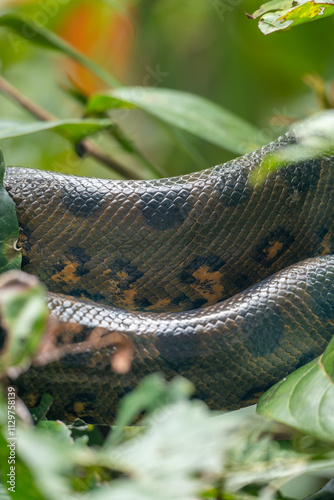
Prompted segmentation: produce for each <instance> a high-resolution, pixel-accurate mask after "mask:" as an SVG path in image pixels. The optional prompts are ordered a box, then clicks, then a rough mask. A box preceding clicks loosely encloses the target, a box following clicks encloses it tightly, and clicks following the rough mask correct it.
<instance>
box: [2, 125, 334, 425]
mask: <svg viewBox="0 0 334 500" xmlns="http://www.w3.org/2000/svg"><path fill="white" fill-rule="evenodd" d="M297 141H298V138H297V137H296V135H295V134H294V133H289V134H287V135H285V136H283V137H281V138H280V139H278V140H277V141H276V142H273V143H271V144H269V145H267V146H265V147H263V148H262V149H260V150H257V151H255V152H253V153H250V154H247V155H245V156H243V157H241V158H237V159H235V160H232V161H231V162H228V163H226V164H224V165H218V166H216V167H214V168H212V169H208V170H205V171H202V172H198V173H194V174H190V175H185V176H181V177H175V178H168V179H159V180H151V181H144V180H143V181H113V180H101V179H88V178H80V177H76V176H67V175H63V174H58V173H52V172H45V171H37V170H29V169H21V168H8V169H7V171H6V176H5V187H6V189H7V190H8V192H9V193H10V195H11V196H12V198H13V199H14V201H15V203H16V207H17V215H18V219H19V224H20V227H21V236H20V241H19V244H20V246H21V247H22V253H23V269H24V270H25V271H27V272H29V273H32V274H34V275H36V276H38V277H39V278H40V279H41V281H42V282H44V283H45V284H46V286H47V287H48V289H49V290H50V294H49V296H48V305H49V308H50V310H51V313H52V315H53V316H55V317H57V318H59V319H60V321H62V322H68V321H70V322H74V323H77V324H80V325H81V334H80V335H77V336H76V337H75V338H73V343H76V342H77V343H78V344H80V342H82V341H83V340H85V339H87V338H89V335H90V332H91V331H92V330H93V329H94V328H96V327H97V326H100V327H103V328H105V329H106V330H107V331H113V332H119V333H121V334H124V335H126V336H127V337H128V338H129V339H131V341H132V342H133V345H134V359H133V364H132V368H131V370H130V371H129V372H128V373H126V374H123V375H121V374H117V373H114V372H113V371H112V370H111V368H110V357H111V355H112V351H113V349H111V348H109V347H102V348H100V349H98V350H94V349H90V348H87V349H86V350H84V351H83V352H78V353H75V352H74V353H71V354H67V355H65V356H64V357H63V358H62V359H60V360H56V361H54V362H52V363H50V364H48V365H46V366H43V367H32V368H30V369H29V370H28V371H27V372H26V373H25V374H24V375H22V376H21V377H20V378H19V379H18V380H17V381H16V382H15V383H16V384H17V385H18V387H19V390H20V394H21V395H22V397H23V399H24V400H25V401H26V402H27V403H28V405H29V406H33V405H35V404H36V403H37V402H38V398H39V397H40V395H41V394H42V393H43V392H49V393H51V394H52V396H53V398H54V402H53V405H52V407H51V410H50V414H49V415H50V416H51V417H52V418H63V419H66V420H71V419H73V418H74V417H80V418H83V419H85V420H86V421H88V422H99V423H111V422H112V421H113V419H114V415H115V410H116V407H117V405H118V401H119V398H120V397H122V396H123V395H124V394H126V393H127V392H128V391H130V390H131V389H133V388H134V387H135V386H136V384H137V382H138V380H139V379H140V378H141V377H142V376H144V375H146V374H149V373H151V372H156V371H160V372H163V373H164V374H166V376H167V377H168V378H170V377H172V376H174V375H175V374H180V375H183V376H186V377H187V378H189V379H190V380H191V381H192V382H194V384H195V387H196V394H197V395H198V396H199V397H200V398H202V399H203V400H204V401H206V402H207V403H208V404H209V405H210V407H212V408H220V409H236V408H238V407H240V406H244V405H246V404H250V403H254V402H256V401H257V399H258V398H259V396H260V394H261V393H263V392H264V390H266V389H267V388H268V387H270V386H271V385H272V384H273V383H275V382H277V381H278V380H279V379H281V378H283V377H284V376H286V375H287V374H288V373H290V372H291V371H293V370H294V369H296V368H297V367H299V366H301V365H303V364H304V363H306V362H307V361H309V360H311V359H313V358H314V357H315V356H317V355H319V354H321V353H322V352H323V350H324V348H325V346H326V345H327V343H328V342H329V340H330V338H331V337H332V335H333V333H334V255H333V250H334V237H333V234H334V210H333V209H334V189H333V187H334V161H333V160H334V158H333V157H331V156H323V157H321V158H317V159H311V160H307V161H303V162H299V163H293V164H290V165H287V166H285V167H284V168H282V169H280V170H278V171H277V172H274V173H271V174H270V175H269V176H268V177H267V178H266V180H265V181H264V182H263V183H258V184H256V185H255V186H252V185H251V184H250V183H249V182H248V180H249V175H250V172H252V171H253V170H254V169H255V168H256V167H257V166H258V164H259V162H260V160H261V159H262V158H263V157H264V155H265V154H267V153H268V152H271V151H274V150H279V149H281V148H284V147H286V145H288V144H291V143H295V142H297ZM287 266H290V267H287ZM62 294H65V295H62ZM64 324H66V323H64ZM61 342H62V339H61V336H60V338H59V343H60V344H61Z"/></svg>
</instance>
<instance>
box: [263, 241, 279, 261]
mask: <svg viewBox="0 0 334 500" xmlns="http://www.w3.org/2000/svg"><path fill="white" fill-rule="evenodd" d="M282 247H283V242H282V241H270V247H269V248H267V249H265V253H266V254H267V256H268V259H274V258H275V257H276V255H277V253H278V252H279V251H280V250H281V248H282Z"/></svg>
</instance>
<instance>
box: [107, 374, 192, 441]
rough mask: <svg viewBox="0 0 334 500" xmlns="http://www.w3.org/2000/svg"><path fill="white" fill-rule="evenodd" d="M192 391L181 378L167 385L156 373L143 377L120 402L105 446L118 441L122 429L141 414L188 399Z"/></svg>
mask: <svg viewBox="0 0 334 500" xmlns="http://www.w3.org/2000/svg"><path fill="white" fill-rule="evenodd" d="M193 390H194V389H193V386H192V384H191V383H190V382H189V381H188V380H187V379H185V378H182V377H176V378H174V379H173V380H172V382H170V383H169V384H167V383H166V381H165V380H164V378H163V377H162V375H160V374H157V373H154V374H152V375H149V376H147V377H145V378H144V379H143V380H141V382H140V383H139V385H138V387H137V388H136V390H135V391H133V392H131V393H130V394H128V395H126V396H124V398H123V399H122V401H121V402H120V406H119V410H118V415H117V419H116V425H115V428H114V430H113V433H112V434H111V437H110V439H108V440H107V442H106V445H107V446H109V445H111V444H114V443H115V442H116V441H118V440H119V438H120V437H121V436H122V434H123V428H124V427H126V426H129V425H130V424H131V423H132V422H133V421H134V420H135V418H136V417H138V416H140V414H141V413H142V412H144V411H148V412H153V411H154V410H156V409H157V408H160V407H161V406H164V405H166V404H167V403H171V402H175V401H178V400H180V399H183V398H185V397H189V395H190V394H192V392H193Z"/></svg>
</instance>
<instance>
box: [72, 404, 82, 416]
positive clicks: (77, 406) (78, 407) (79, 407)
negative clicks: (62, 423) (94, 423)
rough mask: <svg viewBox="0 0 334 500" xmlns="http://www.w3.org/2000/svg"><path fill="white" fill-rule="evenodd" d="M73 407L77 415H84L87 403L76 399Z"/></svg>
mask: <svg viewBox="0 0 334 500" xmlns="http://www.w3.org/2000/svg"><path fill="white" fill-rule="evenodd" d="M73 409H74V411H75V413H76V414H77V415H82V414H83V413H85V403H82V402H81V401H76V402H75V403H74V405H73Z"/></svg>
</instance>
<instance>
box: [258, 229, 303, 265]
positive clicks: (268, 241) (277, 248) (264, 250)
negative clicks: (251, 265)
mask: <svg viewBox="0 0 334 500" xmlns="http://www.w3.org/2000/svg"><path fill="white" fill-rule="evenodd" d="M294 240H295V238H294V236H293V235H292V234H291V233H290V232H289V231H287V230H286V229H285V228H283V227H279V228H278V229H277V230H276V231H272V232H270V233H269V234H268V236H266V237H265V238H263V239H262V242H261V243H260V244H259V245H257V247H256V250H255V253H254V255H253V257H254V258H255V260H256V261H257V262H261V263H262V264H263V265H264V266H271V265H272V263H273V262H274V261H275V260H276V259H278V258H279V257H280V256H281V255H282V254H283V253H284V252H286V250H288V249H289V247H290V246H291V245H292V243H293V242H294Z"/></svg>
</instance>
